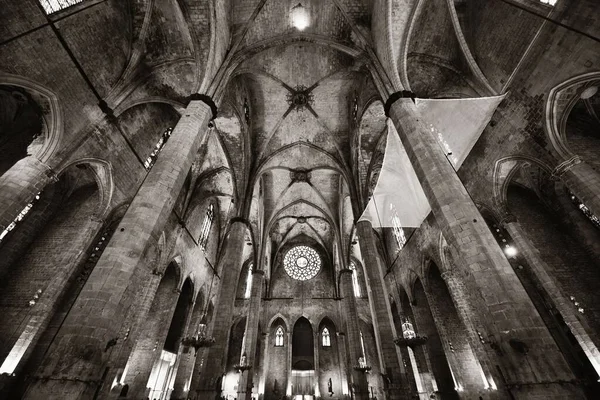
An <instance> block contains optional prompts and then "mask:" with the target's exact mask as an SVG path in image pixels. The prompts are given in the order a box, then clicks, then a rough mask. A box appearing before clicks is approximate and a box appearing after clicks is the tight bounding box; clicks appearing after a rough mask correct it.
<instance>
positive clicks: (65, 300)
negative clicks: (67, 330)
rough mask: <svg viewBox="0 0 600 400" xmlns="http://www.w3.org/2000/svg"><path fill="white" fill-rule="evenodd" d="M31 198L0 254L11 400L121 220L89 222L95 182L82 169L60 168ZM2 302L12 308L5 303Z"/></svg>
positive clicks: (118, 212)
mask: <svg viewBox="0 0 600 400" xmlns="http://www.w3.org/2000/svg"><path fill="white" fill-rule="evenodd" d="M38 196H39V198H38V199H37V201H36V202H35V203H34V204H33V205H32V207H31V209H30V210H29V212H28V213H27V215H26V216H25V218H24V219H23V220H22V221H21V222H20V223H19V224H17V226H16V227H15V229H14V230H13V231H12V232H10V234H9V235H7V236H6V237H5V239H6V242H5V243H3V245H4V244H5V245H6V246H2V247H1V248H0V254H1V255H0V260H1V261H0V265H1V266H0V268H2V271H3V273H4V276H3V279H2V284H1V285H0V286H2V292H3V293H4V294H5V295H6V296H9V297H3V299H4V301H3V302H2V303H0V310H3V311H2V312H1V313H0V314H1V315H0V320H1V321H2V322H1V324H2V327H1V328H0V329H1V330H2V335H3V337H5V338H8V340H6V341H4V344H3V346H2V347H0V360H1V362H0V364H1V365H2V370H3V373H4V372H6V373H14V374H15V375H16V376H17V379H15V380H14V381H13V383H14V386H13V389H9V390H13V391H12V395H14V396H16V397H19V396H20V393H21V390H22V387H21V385H22V384H23V383H24V377H25V375H24V374H25V373H27V374H29V373H33V372H34V371H35V370H36V369H37V367H38V366H39V364H40V363H41V361H42V357H43V355H44V354H45V352H46V351H47V350H48V348H49V346H50V344H51V343H52V340H53V338H54V336H55V335H56V333H57V331H58V329H59V327H60V326H61V324H62V322H63V321H64V319H65V318H66V316H67V314H68V312H69V311H70V309H71V307H72V305H73V303H74V302H75V300H76V299H77V297H78V296H79V294H80V292H81V290H82V288H83V286H84V285H85V283H86V282H87V280H88V278H89V276H90V275H91V274H92V272H93V270H94V267H95V266H96V263H97V261H98V259H99V258H100V256H101V254H102V252H103V250H104V248H105V247H106V246H107V244H108V242H109V240H110V237H111V236H112V234H113V233H114V231H115V229H116V227H117V225H118V223H119V222H120V220H121V218H122V216H123V214H124V208H123V207H118V208H115V209H114V210H113V212H112V213H110V214H109V215H108V217H107V222H106V223H103V221H100V220H97V219H96V218H93V217H94V216H95V215H96V211H97V210H98V206H99V187H98V181H97V180H96V179H95V175H94V173H93V172H92V171H91V170H90V169H89V168H88V167H87V166H85V165H82V164H77V165H71V166H70V167H68V168H66V169H64V170H63V171H62V172H61V174H60V175H59V177H58V180H57V182H53V183H51V184H49V185H47V186H46V187H45V188H44V190H43V191H42V192H41V193H40V194H39V195H38ZM82 249H83V251H81V250H82ZM23 287H30V288H32V289H31V290H30V291H23V290H22V288H23ZM8 298H12V299H13V301H15V303H13V304H9V303H7V299H8ZM15 304H22V307H19V306H15ZM5 307H7V308H6V309H5ZM5 310H6V312H5ZM34 317H35V318H34ZM24 335H25V336H24ZM25 337H27V339H26V343H27V345H26V346H25V348H24V349H23V350H24V351H23V352H20V353H19V352H15V351H16V349H17V347H16V341H17V339H19V340H21V341H22V340H23V339H24V338H25ZM9 371H10V372H9Z"/></svg>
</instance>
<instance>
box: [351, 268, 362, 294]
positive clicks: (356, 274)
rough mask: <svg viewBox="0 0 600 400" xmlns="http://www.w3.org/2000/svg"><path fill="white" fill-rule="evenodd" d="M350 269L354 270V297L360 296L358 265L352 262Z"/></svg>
mask: <svg viewBox="0 0 600 400" xmlns="http://www.w3.org/2000/svg"><path fill="white" fill-rule="evenodd" d="M350 269H351V270H352V287H353V288H354V297H360V284H359V283H358V271H357V270H356V265H355V264H354V263H353V262H351V263H350Z"/></svg>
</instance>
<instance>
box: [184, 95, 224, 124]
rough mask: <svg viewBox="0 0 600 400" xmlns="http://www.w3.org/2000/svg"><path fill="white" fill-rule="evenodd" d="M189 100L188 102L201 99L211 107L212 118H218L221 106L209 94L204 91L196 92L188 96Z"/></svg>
mask: <svg viewBox="0 0 600 400" xmlns="http://www.w3.org/2000/svg"><path fill="white" fill-rule="evenodd" d="M187 100H188V104H189V103H191V102H192V101H201V102H203V103H204V104H206V105H207V106H208V107H210V111H211V112H212V118H211V120H214V119H215V118H217V114H218V112H219V108H218V107H217V105H216V104H215V102H214V100H213V99H212V97H210V96H209V95H207V94H203V93H194V94H192V95H190V96H189V97H188V98H187Z"/></svg>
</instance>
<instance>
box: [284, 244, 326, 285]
mask: <svg viewBox="0 0 600 400" xmlns="http://www.w3.org/2000/svg"><path fill="white" fill-rule="evenodd" d="M283 268H284V269H285V272H287V274H288V275H289V276H290V277H291V278H293V279H296V280H299V281H306V280H309V279H311V278H313V277H315V275H317V274H318V273H319V271H320V270H321V257H319V254H318V253H317V252H316V251H315V250H314V249H313V248H311V247H308V246H296V247H292V248H291V249H289V250H288V252H287V253H286V254H285V257H284V258H283Z"/></svg>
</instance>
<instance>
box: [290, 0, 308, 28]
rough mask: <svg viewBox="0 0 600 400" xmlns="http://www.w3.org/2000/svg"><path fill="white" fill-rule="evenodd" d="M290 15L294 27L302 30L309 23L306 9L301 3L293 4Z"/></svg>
mask: <svg viewBox="0 0 600 400" xmlns="http://www.w3.org/2000/svg"><path fill="white" fill-rule="evenodd" d="M290 15H291V17H292V25H293V26H294V27H295V28H296V29H298V30H300V31H303V30H304V29H306V27H308V26H309V25H310V18H309V16H308V10H307V9H306V7H304V6H303V5H302V3H298V4H297V5H296V6H294V7H293V8H292V11H291V13H290Z"/></svg>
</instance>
